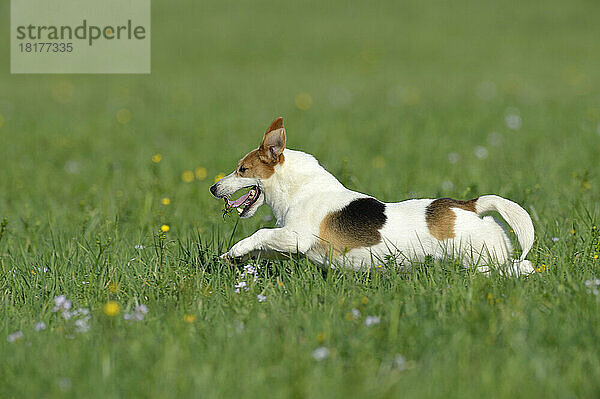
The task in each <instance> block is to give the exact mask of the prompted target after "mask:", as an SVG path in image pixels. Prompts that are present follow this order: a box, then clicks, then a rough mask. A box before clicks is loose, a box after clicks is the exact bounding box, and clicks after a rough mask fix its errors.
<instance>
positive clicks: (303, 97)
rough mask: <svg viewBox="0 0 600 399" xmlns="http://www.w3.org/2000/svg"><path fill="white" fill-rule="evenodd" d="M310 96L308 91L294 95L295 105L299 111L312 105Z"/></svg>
mask: <svg viewBox="0 0 600 399" xmlns="http://www.w3.org/2000/svg"><path fill="white" fill-rule="evenodd" d="M312 102H313V100H312V97H311V96H310V94H308V93H300V94H298V95H297V96H296V107H297V108H298V109H299V110H300V111H307V110H308V109H309V108H310V107H312Z"/></svg>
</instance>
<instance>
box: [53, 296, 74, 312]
mask: <svg viewBox="0 0 600 399" xmlns="http://www.w3.org/2000/svg"><path fill="white" fill-rule="evenodd" d="M71 306H72V305H71V301H69V300H68V299H67V297H66V296H65V295H59V296H55V297H54V308H52V311H53V312H58V311H65V310H69V309H71Z"/></svg>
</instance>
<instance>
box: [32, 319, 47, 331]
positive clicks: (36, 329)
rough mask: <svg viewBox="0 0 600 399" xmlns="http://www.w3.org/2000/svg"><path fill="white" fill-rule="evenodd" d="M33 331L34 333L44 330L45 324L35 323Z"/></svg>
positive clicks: (41, 322)
mask: <svg viewBox="0 0 600 399" xmlns="http://www.w3.org/2000/svg"><path fill="white" fill-rule="evenodd" d="M33 329H34V330H35V331H42V330H45V329H46V323H44V322H43V321H39V322H37V323H35V327H33Z"/></svg>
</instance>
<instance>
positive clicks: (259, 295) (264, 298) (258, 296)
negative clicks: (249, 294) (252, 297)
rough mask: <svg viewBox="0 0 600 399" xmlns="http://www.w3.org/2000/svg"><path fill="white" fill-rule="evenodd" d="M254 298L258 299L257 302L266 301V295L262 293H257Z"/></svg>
mask: <svg viewBox="0 0 600 399" xmlns="http://www.w3.org/2000/svg"><path fill="white" fill-rule="evenodd" d="M256 299H258V302H264V301H266V300H267V297H266V296H264V295H261V294H258V295H257V296H256Z"/></svg>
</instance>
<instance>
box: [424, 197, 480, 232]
mask: <svg viewBox="0 0 600 399" xmlns="http://www.w3.org/2000/svg"><path fill="white" fill-rule="evenodd" d="M476 202H477V198H474V199H472V200H469V201H459V200H453V199H451V198H440V199H436V200H435V201H433V202H432V203H431V204H429V206H428V207H427V209H426V210H425V221H426V222H427V228H428V229H429V232H430V233H431V235H432V236H434V237H435V238H437V239H438V240H440V241H442V240H446V239H449V238H454V237H455V233H454V222H455V221H456V214H455V213H454V211H452V208H460V209H464V210H465V211H471V212H475V213H477V210H476V208H475V204H476Z"/></svg>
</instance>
